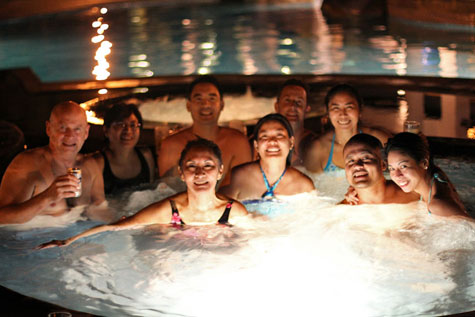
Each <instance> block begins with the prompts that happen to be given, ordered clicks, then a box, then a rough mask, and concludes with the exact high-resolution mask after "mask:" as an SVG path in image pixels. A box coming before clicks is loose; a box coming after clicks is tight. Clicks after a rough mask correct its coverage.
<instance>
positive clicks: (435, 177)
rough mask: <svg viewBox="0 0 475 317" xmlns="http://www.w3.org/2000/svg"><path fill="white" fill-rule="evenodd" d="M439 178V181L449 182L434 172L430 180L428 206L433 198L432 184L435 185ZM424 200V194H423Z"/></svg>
mask: <svg viewBox="0 0 475 317" xmlns="http://www.w3.org/2000/svg"><path fill="white" fill-rule="evenodd" d="M435 180H437V181H438V182H441V183H448V182H447V181H444V180H443V179H442V178H440V175H439V174H438V173H434V175H433V177H432V179H431V180H430V188H429V198H428V199H427V206H429V204H430V200H431V198H432V185H434V181H435ZM421 200H422V196H421ZM428 211H429V214H431V212H430V210H429V209H428Z"/></svg>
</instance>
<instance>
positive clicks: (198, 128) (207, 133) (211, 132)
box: [191, 124, 219, 141]
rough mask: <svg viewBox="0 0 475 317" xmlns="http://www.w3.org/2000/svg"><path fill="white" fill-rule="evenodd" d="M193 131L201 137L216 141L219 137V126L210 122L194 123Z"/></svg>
mask: <svg viewBox="0 0 475 317" xmlns="http://www.w3.org/2000/svg"><path fill="white" fill-rule="evenodd" d="M191 131H192V132H193V133H194V134H196V135H197V136H199V137H201V138H204V139H207V140H211V141H215V140H216V139H217V137H218V133H219V126H218V125H217V124H209V125H198V124H193V126H192V128H191Z"/></svg>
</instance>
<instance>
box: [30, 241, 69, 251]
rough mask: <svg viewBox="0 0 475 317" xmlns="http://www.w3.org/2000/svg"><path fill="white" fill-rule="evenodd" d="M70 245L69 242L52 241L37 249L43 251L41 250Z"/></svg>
mask: <svg viewBox="0 0 475 317" xmlns="http://www.w3.org/2000/svg"><path fill="white" fill-rule="evenodd" d="M68 244H69V242H68V241H67V240H52V241H50V242H46V243H43V244H40V245H39V246H37V247H36V248H35V249H36V250H41V249H48V248H53V247H62V246H65V245H68Z"/></svg>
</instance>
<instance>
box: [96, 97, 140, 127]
mask: <svg viewBox="0 0 475 317" xmlns="http://www.w3.org/2000/svg"><path fill="white" fill-rule="evenodd" d="M131 115H135V117H137V120H138V121H139V123H140V125H141V127H140V128H142V124H143V119H142V115H141V114H140V111H139V109H137V106H135V105H133V104H127V103H123V102H120V103H116V104H115V105H113V106H112V107H111V108H109V109H108V110H107V111H106V114H105V115H104V126H105V127H107V128H110V126H111V125H112V123H114V122H119V121H122V120H124V119H127V118H128V117H130V116H131Z"/></svg>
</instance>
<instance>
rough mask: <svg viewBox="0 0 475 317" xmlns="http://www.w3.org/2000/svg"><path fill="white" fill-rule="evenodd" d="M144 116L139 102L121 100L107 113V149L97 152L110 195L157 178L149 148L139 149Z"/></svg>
mask: <svg viewBox="0 0 475 317" xmlns="http://www.w3.org/2000/svg"><path fill="white" fill-rule="evenodd" d="M142 124H143V123H142V115H141V114H140V112H139V110H138V109H137V107H136V106H135V105H132V104H124V103H118V104H115V105H113V106H112V107H111V108H110V109H108V110H107V112H106V114H105V116H104V135H105V137H106V142H107V145H106V147H105V149H103V150H102V151H100V152H98V153H96V154H95V155H94V157H95V159H96V161H97V163H98V164H99V166H100V167H101V170H102V175H103V178H104V192H105V194H106V195H108V196H110V195H118V194H120V193H123V192H124V191H127V190H136V189H142V188H143V187H144V185H148V184H150V183H152V182H153V181H154V180H155V163H154V159H153V155H152V152H151V151H150V149H149V148H145V147H144V148H138V147H137V142H138V141H139V138H140V132H141V131H142Z"/></svg>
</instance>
